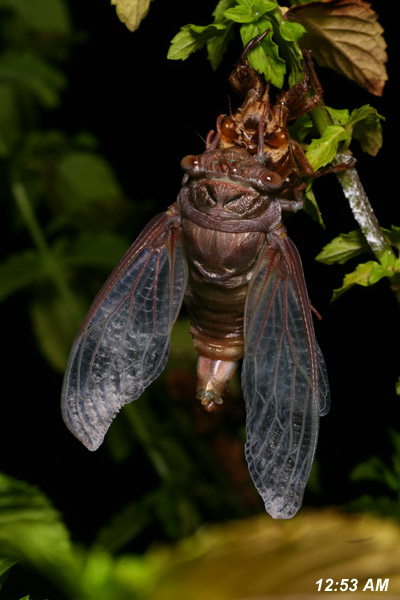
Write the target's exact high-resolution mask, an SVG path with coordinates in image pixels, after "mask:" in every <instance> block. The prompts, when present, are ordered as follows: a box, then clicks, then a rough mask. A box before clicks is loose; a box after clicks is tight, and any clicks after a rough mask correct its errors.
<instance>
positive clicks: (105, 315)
mask: <svg viewBox="0 0 400 600" xmlns="http://www.w3.org/2000/svg"><path fill="white" fill-rule="evenodd" d="M169 214H170V213H167V212H166V213H162V214H161V215H158V216H157V217H155V218H154V219H153V220H152V221H150V223H149V224H148V225H147V227H146V228H145V229H144V231H143V232H142V233H141V235H140V236H139V238H138V239H137V240H136V242H135V243H134V244H133V246H131V248H130V249H129V250H128V252H127V253H126V255H125V256H124V258H123V259H122V260H121V262H120V263H119V265H118V266H117V267H116V269H115V270H114V271H113V273H112V274H111V275H110V277H109V279H108V280H107V281H106V283H105V284H104V286H103V287H102V289H101V290H100V292H99V294H98V295H97V297H96V298H95V300H94V302H93V304H92V306H91V308H90V310H89V312H88V314H87V316H86V319H85V321H84V322H83V324H82V326H81V329H80V331H79V333H78V336H77V337H76V339H75V341H74V344H73V346H72V349H71V353H70V357H69V361H68V365H67V370H66V373H65V377H64V385H63V392H62V412H63V418H64V421H65V423H66V425H67V427H68V428H69V429H70V430H71V431H72V433H73V434H74V435H75V436H76V437H77V438H78V439H79V440H81V441H82V442H83V444H85V445H86V446H87V447H88V448H89V449H90V450H96V449H97V448H98V447H99V446H100V444H101V443H102V441H103V438H104V435H105V433H106V432H107V430H108V428H109V426H110V424H111V421H112V420H113V418H114V417H115V415H116V414H117V412H118V411H119V410H120V408H121V407H122V406H124V404H127V403H128V402H131V401H132V400H135V399H136V398H138V397H139V396H140V395H141V394H142V392H143V390H144V389H145V388H146V387H147V386H148V385H150V383H151V382H152V381H154V379H156V377H158V375H160V373H161V372H162V370H163V369H164V367H165V364H166V362H167V358H168V352H169V340H170V334H171V329H172V327H173V324H174V322H175V320H176V318H177V316H178V313H179V310H180V307H181V305H182V300H183V297H184V294H185V289H186V281H187V266H186V259H185V258H184V255H183V251H182V246H181V241H180V231H179V230H178V229H176V228H175V227H170V224H171V221H172V219H171V217H170V216H169Z"/></svg>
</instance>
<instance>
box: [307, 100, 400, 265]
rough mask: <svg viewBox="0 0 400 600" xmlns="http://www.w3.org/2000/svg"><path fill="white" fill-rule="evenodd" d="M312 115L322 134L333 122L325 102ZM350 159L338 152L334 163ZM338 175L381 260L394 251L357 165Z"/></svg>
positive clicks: (369, 240) (364, 233)
mask: <svg viewBox="0 0 400 600" xmlns="http://www.w3.org/2000/svg"><path fill="white" fill-rule="evenodd" d="M311 117H312V120H313V122H314V125H315V126H316V128H317V129H318V131H319V133H320V134H321V135H322V134H323V133H324V131H325V129H326V128H327V127H328V125H331V124H332V121H331V118H330V116H329V114H328V112H327V110H326V109H325V105H324V103H323V102H321V103H320V104H319V105H318V106H317V107H316V108H315V109H314V110H313V111H312V112H311ZM350 159H351V156H350V154H348V153H346V154H344V153H338V154H337V155H336V158H335V160H334V161H333V165H337V164H339V163H345V164H346V163H347V162H350ZM336 176H337V178H338V180H339V183H340V185H341V186H342V189H343V193H344V195H345V197H346V198H347V200H348V201H349V204H350V208H351V210H352V212H353V216H354V218H355V220H356V221H357V223H358V225H359V227H360V229H361V231H362V233H363V235H364V237H365V239H366V241H367V243H368V244H369V246H370V248H371V250H372V252H373V253H374V254H375V256H376V258H377V259H378V260H379V259H380V257H381V256H382V254H383V253H384V252H393V251H392V249H391V246H390V244H389V242H388V241H387V239H386V238H385V235H384V233H383V231H382V228H381V226H380V225H379V222H378V219H377V218H376V216H375V213H374V211H373V209H372V206H371V204H370V202H369V200H368V197H367V194H366V193H365V190H364V187H363V185H362V183H361V180H360V178H359V176H358V173H357V171H356V169H355V167H353V166H350V167H349V168H348V169H346V170H345V171H338V172H337V173H336Z"/></svg>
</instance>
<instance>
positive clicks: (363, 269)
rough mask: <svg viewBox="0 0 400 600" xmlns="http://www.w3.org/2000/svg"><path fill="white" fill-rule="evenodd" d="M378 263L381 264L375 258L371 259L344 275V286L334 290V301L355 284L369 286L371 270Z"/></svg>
mask: <svg viewBox="0 0 400 600" xmlns="http://www.w3.org/2000/svg"><path fill="white" fill-rule="evenodd" d="M376 265H379V263H377V262H376V261H374V260H370V261H368V262H366V263H361V264H359V265H357V267H356V269H355V270H354V271H352V272H351V273H347V275H345V276H344V279H343V284H342V287H340V288H337V289H335V290H333V296H332V301H333V300H337V298H339V296H341V295H342V294H343V293H344V292H346V291H347V290H348V289H350V288H351V287H353V285H362V286H364V287H366V286H369V285H370V281H369V278H370V275H371V271H372V269H373V268H374V267H375V266H376Z"/></svg>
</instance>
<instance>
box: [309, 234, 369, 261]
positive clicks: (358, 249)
mask: <svg viewBox="0 0 400 600" xmlns="http://www.w3.org/2000/svg"><path fill="white" fill-rule="evenodd" d="M369 251H370V248H369V246H368V244H367V242H366V240H365V237H364V236H363V234H362V232H361V230H360V229H356V230H354V231H350V232H349V233H341V234H340V235H339V236H337V237H335V238H334V239H333V240H332V241H331V242H329V244H326V246H324V247H323V249H322V250H321V252H320V253H319V254H318V255H317V256H316V257H315V260H317V261H318V262H321V263H324V264H326V265H334V264H336V263H338V264H340V265H342V264H344V263H345V262H347V261H348V260H350V259H351V258H354V257H355V256H358V255H359V254H362V253H363V252H369Z"/></svg>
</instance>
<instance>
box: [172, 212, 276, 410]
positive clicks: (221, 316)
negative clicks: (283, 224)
mask: <svg viewBox="0 0 400 600" xmlns="http://www.w3.org/2000/svg"><path fill="white" fill-rule="evenodd" d="M182 229H183V234H184V240H185V248H187V253H188V261H189V280H188V288H187V292H186V296H185V304H186V306H187V309H188V312H189V315H190V319H191V329H190V331H191V333H192V335H193V343H194V347H195V349H196V351H197V353H198V354H199V362H198V373H197V387H198V394H197V395H198V398H199V399H200V400H201V402H202V403H203V405H204V406H205V407H206V408H213V404H212V403H213V402H215V403H216V404H219V403H221V399H220V398H221V394H222V392H223V390H224V389H225V387H226V385H227V383H228V382H229V380H230V379H231V377H232V375H233V373H234V372H235V370H236V367H237V363H238V360H239V359H240V358H242V356H243V315H244V305H245V301H246V294H247V284H248V281H249V280H250V278H251V275H252V268H253V265H254V261H255V258H256V256H257V254H258V252H259V250H260V248H261V246H262V245H263V243H264V240H265V236H264V234H262V233H260V232H251V233H229V232H222V231H215V230H212V229H205V228H204V227H201V226H199V225H197V224H196V223H193V222H192V221H189V220H188V219H183V221H182Z"/></svg>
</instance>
